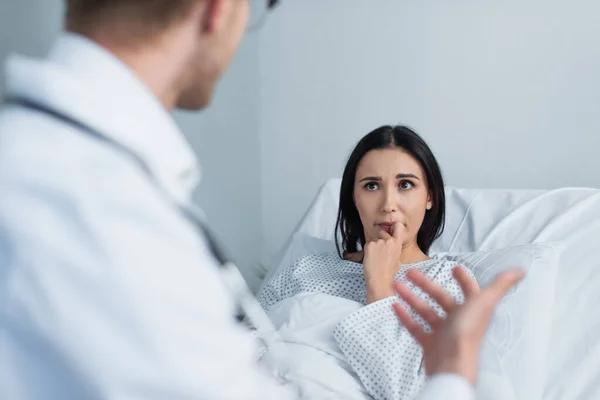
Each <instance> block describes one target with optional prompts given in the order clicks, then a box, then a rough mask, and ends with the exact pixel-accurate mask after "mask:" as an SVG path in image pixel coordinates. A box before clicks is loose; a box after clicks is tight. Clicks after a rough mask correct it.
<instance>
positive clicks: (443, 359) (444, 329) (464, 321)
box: [393, 268, 524, 400]
mask: <svg viewBox="0 0 600 400" xmlns="http://www.w3.org/2000/svg"><path fill="white" fill-rule="evenodd" d="M454 277H455V278H456V280H457V281H458V282H459V284H460V286H461V288H462V290H463V293H464V294H465V299H466V300H465V302H464V304H457V303H456V302H455V301H454V300H453V299H452V297H451V296H450V295H449V294H448V293H446V292H445V291H444V290H443V289H442V288H440V287H439V286H437V285H436V284H435V283H433V282H432V281H431V280H429V279H428V278H427V277H426V276H424V275H423V274H422V273H420V272H419V271H417V270H411V271H410V272H409V273H408V278H409V279H410V280H411V281H412V282H413V283H414V284H415V285H416V286H418V287H420V288H421V289H422V290H423V291H424V292H425V293H427V294H428V295H429V296H430V297H431V298H432V299H434V300H435V301H436V302H437V303H438V304H439V305H440V306H441V307H442V308H443V309H444V311H445V312H446V317H445V318H442V317H440V316H439V315H438V314H437V313H436V312H435V311H434V310H433V309H432V308H431V306H430V305H429V304H427V303H425V302H423V301H422V300H420V299H419V298H418V297H417V296H416V295H415V294H414V293H413V292H412V291H411V290H410V289H409V288H408V287H407V286H406V285H405V284H403V283H402V282H396V283H395V284H394V287H395V289H396V291H397V293H398V294H399V296H400V297H401V298H403V299H404V300H405V301H406V303H407V304H408V305H409V306H410V307H411V308H412V309H413V310H414V311H416V312H417V313H418V314H419V315H420V316H421V317H422V318H423V319H424V320H425V321H426V322H427V323H428V324H429V325H430V327H431V332H429V333H427V332H425V331H424V330H423V329H422V328H421V326H420V325H419V324H418V323H417V322H416V321H415V320H414V319H413V318H412V317H411V315H410V314H409V313H408V312H407V310H406V309H404V307H403V306H402V305H400V304H399V303H395V304H394V306H393V307H394V310H395V311H396V314H397V316H398V318H399V319H400V321H401V322H402V324H403V325H404V326H405V327H406V329H407V330H408V331H409V332H410V333H411V335H413V337H414V338H415V339H416V340H417V342H418V343H419V344H420V345H421V346H422V347H423V356H424V361H425V370H426V373H427V375H428V376H429V377H430V379H429V381H428V382H427V384H426V385H425V388H424V390H423V391H422V392H421V394H420V397H419V400H433V399H437V400H443V399H461V400H463V399H464V400H474V399H475V391H474V386H475V383H476V380H477V361H478V357H479V350H480V346H481V342H482V340H483V336H484V334H485V332H486V330H487V327H488V325H489V323H490V320H491V318H492V313H493V311H494V309H495V308H496V306H497V304H498V303H499V302H500V300H501V299H502V298H503V297H504V295H505V294H506V293H507V292H508V290H509V289H510V288H511V287H513V286H514V285H515V284H516V283H517V282H519V281H520V280H521V279H523V277H524V272H523V271H521V270H519V269H514V270H510V271H506V272H504V273H502V274H500V275H499V276H498V277H497V278H496V279H495V280H494V282H493V283H492V284H491V285H490V286H489V287H487V288H486V289H482V290H480V289H479V288H478V286H477V283H476V282H475V280H474V279H472V278H471V277H470V276H469V275H468V273H466V271H464V270H463V269H461V268H455V269H454Z"/></svg>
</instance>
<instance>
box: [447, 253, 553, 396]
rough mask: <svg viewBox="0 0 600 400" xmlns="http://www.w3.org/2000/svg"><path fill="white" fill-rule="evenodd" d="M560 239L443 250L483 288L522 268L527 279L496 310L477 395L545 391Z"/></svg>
mask: <svg viewBox="0 0 600 400" xmlns="http://www.w3.org/2000/svg"><path fill="white" fill-rule="evenodd" d="M561 251H562V246H561V245H558V244H526V245H521V246H512V247H507V248H503V249H500V250H494V251H481V252H474V253H446V254H438V255H436V257H442V256H443V257H444V258H448V259H451V260H455V261H457V262H459V263H460V264H461V265H463V266H465V267H467V268H469V269H470V270H471V271H472V272H473V274H474V275H475V278H476V279H477V281H478V283H479V285H480V286H481V287H487V286H488V285H489V284H490V283H491V281H492V280H493V279H494V278H495V277H496V276H497V275H498V274H499V273H501V272H502V271H504V270H506V269H510V268H513V267H520V268H522V269H524V270H525V271H526V272H527V276H526V278H525V279H524V280H523V281H522V282H520V283H519V284H518V285H517V286H516V287H514V288H513V289H511V291H510V292H509V293H508V295H507V296H506V297H505V298H504V299H503V300H502V303H501V304H500V305H499V306H498V308H497V309H496V311H495V314H494V317H493V320H492V323H491V324H490V327H489V329H488V331H487V333H486V337H485V340H484V343H483V345H482V349H481V357H480V360H479V379H478V384H477V399H486V400H487V399H502V400H509V399H512V398H514V399H523V400H535V399H541V398H542V397H543V393H544V386H545V373H546V364H547V360H548V357H547V354H548V351H549V343H550V333H551V326H552V316H553V313H552V310H553V308H554V292H555V287H556V277H557V274H558V265H559V263H558V259H559V256H560V252H561Z"/></svg>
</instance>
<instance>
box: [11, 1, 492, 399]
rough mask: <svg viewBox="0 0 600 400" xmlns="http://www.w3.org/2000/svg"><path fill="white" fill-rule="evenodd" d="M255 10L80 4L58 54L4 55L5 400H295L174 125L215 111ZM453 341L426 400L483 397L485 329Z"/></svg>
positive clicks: (72, 4) (237, 4)
mask: <svg viewBox="0 0 600 400" xmlns="http://www.w3.org/2000/svg"><path fill="white" fill-rule="evenodd" d="M248 8H249V3H248V0H154V1H138V0H104V1H98V0H68V1H67V20H66V31H65V32H64V33H62V34H60V35H59V37H58V38H56V40H55V42H54V44H53V45H52V48H51V49H50V52H49V54H48V56H47V57H46V58H45V59H43V60H34V59H30V58H26V57H20V56H13V57H11V58H10V59H9V60H8V62H7V66H6V71H7V81H6V86H7V99H6V104H5V105H4V106H3V108H2V111H1V112H0V398H1V399H7V400H8V399H11V400H13V399H15V400H19V399H44V400H66V399H224V400H237V399H261V400H267V399H277V400H282V399H293V398H296V396H297V394H296V393H295V392H294V391H293V390H291V388H289V387H288V386H290V385H282V384H280V383H278V382H277V381H276V380H275V379H273V378H272V377H270V376H268V375H267V374H266V373H264V372H263V371H262V370H261V369H259V368H258V367H257V366H256V363H255V361H254V360H255V348H254V346H253V341H252V339H251V338H250V336H249V335H248V334H247V333H246V332H245V331H244V330H243V329H242V328H241V327H240V326H238V325H237V324H236V322H235V320H234V318H233V315H234V311H235V304H234V302H233V300H232V298H231V296H230V295H229V292H228V291H227V289H226V287H225V285H224V284H223V281H222V280H221V277H220V274H219V265H218V262H217V260H216V258H215V255H214V253H213V252H212V251H211V249H210V247H211V246H210V245H209V243H208V242H207V240H206V237H205V236H203V234H202V232H201V230H199V229H198V219H199V217H198V216H197V215H198V212H196V210H194V207H193V205H192V203H191V193H192V191H193V190H194V188H195V186H196V185H197V184H198V181H199V177H200V170H199V167H198V164H197V160H196V158H195V156H194V153H193V152H192V150H191V149H190V147H189V146H188V144H187V143H186V141H185V139H184V137H183V135H182V134H181V132H180V131H179V130H178V128H177V126H176V125H175V123H174V122H173V120H172V119H171V117H170V116H169V111H170V110H172V109H174V108H180V109H187V110H199V109H202V108H204V107H206V106H207V105H208V104H209V102H210V99H211V95H212V92H213V88H214V86H215V84H216V82H217V80H218V78H219V77H220V76H221V74H222V73H223V72H224V70H225V69H226V67H227V65H228V64H229V62H230V60H231V58H232V57H233V55H234V53H235V51H236V48H237V46H238V44H239V41H240V39H241V38H242V36H243V34H244V31H245V28H246V23H247V18H248ZM206 134H210V132H207V133H206ZM399 291H400V293H401V295H402V294H403V295H404V296H407V297H409V294H407V293H404V292H402V289H401V288H400V289H399ZM472 298H474V297H472ZM467 303H468V302H467ZM467 306H468V304H466V305H465V306H462V307H461V306H456V307H454V308H453V309H449V315H450V316H451V315H459V316H458V318H457V319H458V320H459V321H469V316H470V315H475V314H474V313H473V312H470V313H469V312H462V313H461V312H459V311H460V310H467V311H468V310H469V308H468V307H467ZM493 306H494V304H492V303H490V305H489V306H488V307H487V309H490V310H491V309H492V308H493ZM471 308H473V307H471ZM490 312H491V311H490ZM465 315H466V317H465ZM399 316H401V319H402V318H405V317H406V316H405V315H402V312H401V310H400V311H399ZM448 321H451V318H450V317H449V318H447V319H446V320H441V321H438V323H437V325H436V327H437V328H439V330H440V331H441V330H442V328H443V327H444V326H445V325H444V324H445V323H447V322H448ZM405 323H409V321H405ZM486 324H487V323H486V322H481V323H479V322H478V323H477V324H475V325H476V326H478V327H479V328H480V329H479V330H478V331H476V334H482V332H483V331H485V325H486ZM455 325H456V323H455ZM463 325H464V326H466V327H467V328H468V327H470V325H469V324H463ZM465 332H466V333H465ZM473 332H475V331H473ZM455 333H456V334H455V335H454V336H448V338H447V339H448V340H446V342H445V343H446V344H445V346H446V347H445V349H446V350H447V351H446V352H445V353H444V354H443V357H437V358H436V357H430V358H429V359H430V361H429V362H428V364H427V367H428V371H429V372H430V373H431V375H432V377H431V379H430V381H429V382H428V384H427V386H426V389H425V393H424V395H423V396H424V397H423V399H446V398H448V399H471V398H473V390H472V384H473V379H472V376H471V375H469V373H468V372H465V371H472V370H473V368H472V366H473V365H476V354H475V355H474V354H473V353H474V350H472V349H471V350H469V351H467V352H465V351H462V349H463V347H462V346H458V345H459V344H460V345H462V344H463V342H464V341H462V340H461V338H464V337H467V338H469V339H470V340H471V339H473V334H472V332H471V331H469V330H468V329H466V330H463V331H461V330H456V332H455ZM414 334H415V335H419V333H418V332H416V331H415V333H414ZM469 334H470V335H471V336H469ZM438 336H439V335H438ZM452 338H454V339H456V340H454V341H453V340H450V339H452ZM430 342H433V341H431V340H430ZM470 342H472V343H476V340H475V341H473V340H471V341H470ZM423 343H424V345H427V343H426V342H423ZM436 343H437V342H436ZM439 343H442V342H441V341H439ZM453 346H454V347H455V351H454V350H452V348H453ZM472 347H473V346H472ZM475 347H477V346H475ZM428 348H431V349H433V350H435V349H436V348H437V347H435V346H429V347H426V355H427V354H429V353H428V351H429V350H427V349H428ZM448 349H450V350H448ZM457 349H458V350H457ZM433 350H432V351H433ZM438 353H439V352H438ZM475 353H476V350H475ZM391 356H393V355H391ZM437 359H439V361H436V360H437ZM436 363H437V364H440V363H441V364H443V365H444V367H443V368H438V367H436V365H437V364H436ZM441 364H440V365H441ZM465 365H470V366H471V367H470V369H469V368H467V369H466V370H465V369H464V368H463V367H464V366H465Z"/></svg>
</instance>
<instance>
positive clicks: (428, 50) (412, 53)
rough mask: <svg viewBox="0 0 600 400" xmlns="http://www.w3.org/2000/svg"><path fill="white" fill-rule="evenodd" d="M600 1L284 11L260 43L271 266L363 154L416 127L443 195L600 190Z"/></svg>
mask: <svg viewBox="0 0 600 400" xmlns="http://www.w3.org/2000/svg"><path fill="white" fill-rule="evenodd" d="M598 15H600V3H599V2H598V1H597V0H573V1H555V0H550V1H539V0H504V1H495V2H492V1H475V0H454V1H444V0H434V1H410V2H408V1H399V0H377V1H368V2H367V1H364V0H327V1H318V2H317V1H299V0H297V1H293V0H290V1H284V2H283V4H282V6H281V8H279V9H278V10H277V12H276V13H275V14H274V15H273V16H272V18H271V20H270V21H269V24H268V26H267V27H266V28H265V29H264V31H263V32H262V36H261V43H260V58H259V63H260V64H259V71H260V76H261V80H260V84H261V91H260V95H261V97H260V105H261V107H260V118H259V124H260V133H261V149H262V158H261V161H262V179H263V186H262V199H263V202H262V205H263V229H264V234H265V242H264V243H265V244H264V247H263V256H264V257H265V259H270V257H271V256H272V255H273V254H274V253H275V251H276V250H278V249H279V248H280V246H281V245H282V244H283V243H284V240H285V239H286V238H287V236H288V235H289V234H290V232H291V231H292V229H293V228H294V227H295V225H296V223H297V221H298V219H299V218H300V217H301V216H302V214H303V212H304V211H305V210H306V207H307V206H308V205H309V203H310V200H311V199H312V198H313V196H314V194H315V192H316V190H317V188H318V187H319V186H320V185H321V184H322V183H323V182H324V181H325V180H326V179H328V178H330V177H334V176H340V175H341V172H342V169H343V166H344V162H345V158H346V157H347V155H348V153H349V151H350V150H351V149H352V147H353V145H354V144H355V142H356V141H357V140H358V139H359V138H360V137H361V136H363V135H364V134H366V133H367V132H369V131H370V130H372V129H373V128H375V127H377V126H379V125H382V124H386V123H392V124H393V123H403V124H408V125H411V126H412V127H414V128H415V129H416V130H417V131H418V132H419V133H421V134H422V135H423V136H424V137H425V139H426V140H427V141H428V142H429V143H430V145H431V146H432V148H433V150H434V152H435V153H436V155H437V157H438V159H439V161H440V163H441V166H442V168H443V171H444V173H445V177H446V179H447V183H448V184H451V185H455V186H461V187H470V188H474V187H479V188H554V187H560V186H594V187H600V173H599V172H600V157H598V155H597V154H598V145H599V144H600V136H599V135H600V39H599V38H600V23H599V22H598V21H599V19H598Z"/></svg>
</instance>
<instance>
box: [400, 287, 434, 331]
mask: <svg viewBox="0 0 600 400" xmlns="http://www.w3.org/2000/svg"><path fill="white" fill-rule="evenodd" d="M394 289H395V290H396V292H397V293H398V295H399V296H400V297H401V298H402V299H403V300H404V301H405V302H406V303H407V304H408V305H409V306H410V307H411V308H412V309H413V310H414V311H415V312H416V313H417V314H419V315H420V316H421V318H423V319H424V320H425V322H427V323H428V324H429V325H430V326H432V327H434V326H436V325H437V324H438V323H439V321H440V320H441V319H442V318H440V316H439V315H438V314H437V313H436V312H435V311H434V310H433V308H432V307H431V306H430V305H429V304H427V302H425V301H423V300H421V299H420V298H418V297H417V296H416V295H415V294H414V293H413V291H412V290H411V289H410V288H409V287H408V286H406V285H405V284H404V283H403V282H401V281H397V282H394ZM394 309H396V308H394ZM396 313H398V311H397V310H396Z"/></svg>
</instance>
